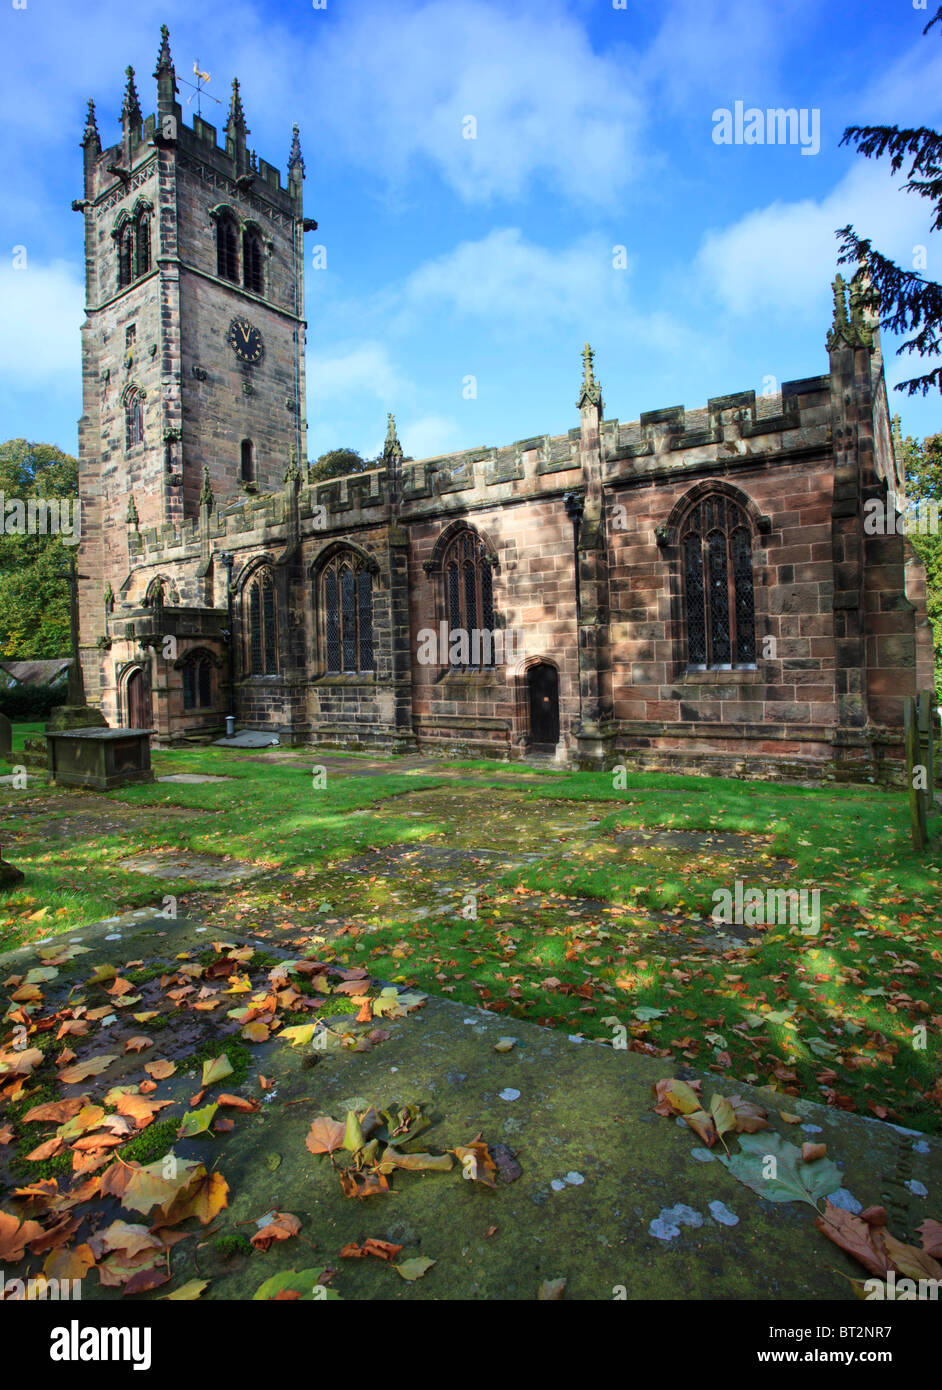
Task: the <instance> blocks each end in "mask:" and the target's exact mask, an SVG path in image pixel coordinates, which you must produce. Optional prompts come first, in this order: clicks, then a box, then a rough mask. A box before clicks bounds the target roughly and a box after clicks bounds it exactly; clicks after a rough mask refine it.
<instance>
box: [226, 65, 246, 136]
mask: <svg viewBox="0 0 942 1390" xmlns="http://www.w3.org/2000/svg"><path fill="white" fill-rule="evenodd" d="M226 131H227V132H228V134H230V135H233V134H236V133H238V134H241V135H248V134H249V128H248V126H247V125H246V124H245V112H244V111H243V110H242V94H241V93H240V91H239V79H238V78H237V77H234V78H233V79H232V100H231V102H230V104H229V116H228V118H227V120H226Z"/></svg>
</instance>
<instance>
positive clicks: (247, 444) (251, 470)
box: [241, 439, 255, 483]
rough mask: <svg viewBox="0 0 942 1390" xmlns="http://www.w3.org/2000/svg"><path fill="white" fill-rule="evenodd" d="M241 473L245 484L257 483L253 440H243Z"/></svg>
mask: <svg viewBox="0 0 942 1390" xmlns="http://www.w3.org/2000/svg"><path fill="white" fill-rule="evenodd" d="M241 471H242V481H243V483H254V482H255V445H254V444H253V443H252V441H251V439H243V441H242V446H241Z"/></svg>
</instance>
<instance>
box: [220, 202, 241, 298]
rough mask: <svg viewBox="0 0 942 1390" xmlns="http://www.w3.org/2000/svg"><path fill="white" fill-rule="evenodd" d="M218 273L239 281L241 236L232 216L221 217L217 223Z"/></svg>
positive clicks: (233, 280)
mask: <svg viewBox="0 0 942 1390" xmlns="http://www.w3.org/2000/svg"><path fill="white" fill-rule="evenodd" d="M216 273H217V274H218V275H220V276H221V277H222V278H223V279H224V280H231V281H232V282H233V284H235V285H237V284H238V283H239V238H238V234H237V232H236V226H235V223H234V222H233V220H232V218H231V217H220V219H219V221H218V222H217V223H216Z"/></svg>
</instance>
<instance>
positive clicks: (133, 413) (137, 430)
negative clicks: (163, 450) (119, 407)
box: [124, 386, 144, 449]
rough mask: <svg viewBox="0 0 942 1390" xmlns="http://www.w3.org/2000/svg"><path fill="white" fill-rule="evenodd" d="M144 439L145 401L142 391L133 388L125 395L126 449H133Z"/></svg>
mask: <svg viewBox="0 0 942 1390" xmlns="http://www.w3.org/2000/svg"><path fill="white" fill-rule="evenodd" d="M143 440H144V402H143V401H142V399H141V394H140V392H139V391H138V390H137V389H136V388H135V387H133V386H132V387H131V389H130V390H129V391H128V392H127V393H126V394H125V397H124V446H125V449H133V448H134V446H135V444H141V443H143Z"/></svg>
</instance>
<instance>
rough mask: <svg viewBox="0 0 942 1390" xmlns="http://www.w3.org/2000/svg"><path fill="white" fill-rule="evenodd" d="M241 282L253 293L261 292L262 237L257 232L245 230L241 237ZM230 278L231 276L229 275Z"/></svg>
mask: <svg viewBox="0 0 942 1390" xmlns="http://www.w3.org/2000/svg"><path fill="white" fill-rule="evenodd" d="M242 267H243V284H244V285H245V288H246V289H247V290H251V291H252V292H253V293H254V294H261V293H262V289H263V281H262V239H261V237H260V236H259V235H258V233H257V232H246V233H245V235H244V237H243V238H242ZM229 278H230V279H231V277H229Z"/></svg>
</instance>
